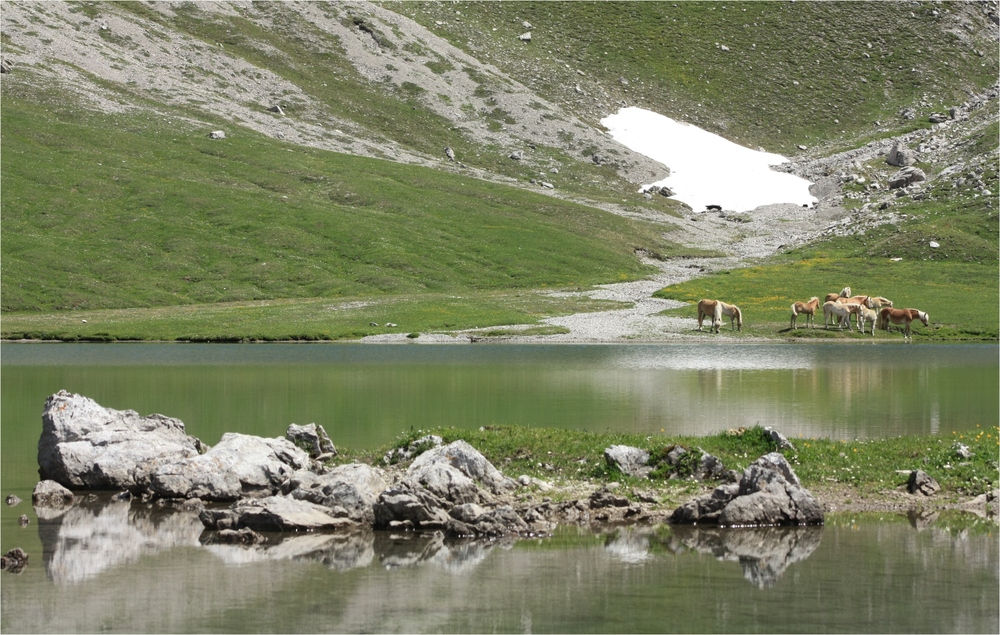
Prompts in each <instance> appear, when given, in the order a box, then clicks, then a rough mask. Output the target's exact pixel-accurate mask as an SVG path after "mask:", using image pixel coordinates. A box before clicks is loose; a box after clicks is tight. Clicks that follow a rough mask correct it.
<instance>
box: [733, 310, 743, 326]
mask: <svg viewBox="0 0 1000 635" xmlns="http://www.w3.org/2000/svg"><path fill="white" fill-rule="evenodd" d="M733 313H735V314H736V330H737V331H742V330H743V311H740V307H738V306H736V305H735V304H734V305H733Z"/></svg>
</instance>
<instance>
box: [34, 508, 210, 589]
mask: <svg viewBox="0 0 1000 635" xmlns="http://www.w3.org/2000/svg"><path fill="white" fill-rule="evenodd" d="M35 513H36V515H37V516H38V535H39V538H41V542H42V563H43V565H44V567H45V571H46V573H47V575H48V577H49V579H50V580H52V581H53V582H55V583H56V584H60V585H64V584H76V583H79V582H83V581H84V580H87V579H90V578H93V577H95V576H97V575H99V574H101V573H104V572H105V571H109V570H111V569H114V568H116V567H121V566H125V565H130V564H135V563H136V562H138V561H139V560H140V558H142V557H144V556H148V555H152V554H155V553H157V552H160V551H166V550H169V549H173V548H175V547H180V546H191V545H197V544H198V537H199V536H201V533H202V530H203V529H204V527H203V525H202V523H201V521H200V520H198V515H197V513H196V512H175V511H172V510H165V509H158V508H156V507H153V506H145V505H132V504H130V503H129V502H116V501H111V500H109V498H108V497H106V496H105V497H99V496H92V497H87V498H86V499H84V500H83V501H82V502H79V503H76V504H74V505H72V506H70V507H65V508H60V509H56V508H40V507H36V508H35Z"/></svg>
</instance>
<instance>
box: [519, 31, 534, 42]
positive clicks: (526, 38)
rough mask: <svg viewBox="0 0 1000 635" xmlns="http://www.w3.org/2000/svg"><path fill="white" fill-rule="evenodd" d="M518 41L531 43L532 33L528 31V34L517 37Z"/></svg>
mask: <svg viewBox="0 0 1000 635" xmlns="http://www.w3.org/2000/svg"><path fill="white" fill-rule="evenodd" d="M517 39H519V40H521V41H522V42H530V41H531V31H528V32H526V33H522V34H521V35H519V36H517Z"/></svg>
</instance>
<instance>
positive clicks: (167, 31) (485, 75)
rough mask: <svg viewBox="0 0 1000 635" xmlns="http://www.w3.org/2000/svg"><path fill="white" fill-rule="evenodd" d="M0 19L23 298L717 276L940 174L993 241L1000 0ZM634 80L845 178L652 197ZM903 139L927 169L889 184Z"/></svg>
mask: <svg viewBox="0 0 1000 635" xmlns="http://www.w3.org/2000/svg"><path fill="white" fill-rule="evenodd" d="M0 21H2V29H0V38H2V39H0V43H2V63H3V67H4V74H3V75H2V80H0V81H2V84H0V89H2V95H0V97H2V99H3V101H2V106H3V108H2V109H0V117H2V123H3V126H2V129H0V132H2V134H3V147H2V149H3V157H2V158H3V162H4V170H3V192H2V196H3V198H2V205H3V229H4V232H3V234H2V247H3V263H2V264H3V276H2V279H0V284H2V294H3V303H2V304H3V310H4V311H5V312H9V311H37V310H48V309H67V308H84V307H87V308H100V307H127V306H157V305H165V304H188V303H192V302H201V303H204V302H224V301H239V300H249V299H266V298H302V297H315V296H328V297H333V296H343V295H361V296H364V295H368V294H391V293H421V292H441V291H447V290H454V289H462V288H488V289H497V288H539V287H543V286H549V287H551V286H555V287H560V286H566V285H574V286H583V287H586V286H589V285H592V284H596V283H604V282H609V281H611V280H620V279H635V278H640V277H642V276H644V275H647V274H648V272H649V271H650V269H649V268H648V267H647V266H645V265H643V264H642V263H640V262H639V261H638V260H637V259H636V258H635V256H634V254H633V252H638V253H640V254H653V255H655V256H657V257H658V258H660V259H664V258H666V259H669V258H671V257H673V256H678V255H685V256H691V255H694V254H695V253H697V252H696V251H694V249H696V248H701V249H707V250H710V251H711V254H715V255H723V254H724V255H726V256H728V257H727V258H725V259H723V260H720V261H713V262H708V261H705V262H702V263H701V264H699V265H698V267H696V268H695V269H689V268H688V267H687V266H686V265H683V264H681V265H680V267H682V268H685V269H688V271H689V272H690V273H691V275H694V274H695V273H697V272H698V271H699V269H706V268H707V269H715V268H719V267H731V266H737V265H740V264H746V262H747V259H748V258H749V259H754V258H761V257H765V256H769V255H771V254H774V253H776V252H779V251H782V250H788V249H791V248H794V247H798V246H801V245H803V244H806V243H809V242H811V241H815V240H827V239H829V238H831V237H832V238H836V239H842V237H843V236H848V237H856V236H857V235H858V234H859V232H865V231H868V232H870V231H873V230H877V229H878V228H879V227H892V228H897V227H899V226H900V224H901V223H904V224H905V223H907V222H912V220H913V218H914V217H915V216H920V215H921V214H925V212H926V211H927V210H931V212H929V213H933V214H938V215H940V214H941V213H942V211H941V205H940V203H941V201H942V200H947V201H948V203H947V204H946V205H945V210H944V212H943V213H944V214H945V215H947V216H948V217H949V218H951V217H952V216H955V215H956V214H957V215H958V216H961V217H962V218H963V219H965V220H962V221H961V222H960V223H953V225H955V226H954V227H952V228H951V229H949V231H951V232H953V233H957V235H960V236H959V238H960V239H961V240H959V241H958V242H962V241H965V242H962V244H963V245H966V247H967V248H963V250H962V254H967V253H971V252H973V251H976V252H977V253H978V252H982V251H983V250H984V249H985V250H986V251H987V252H989V251H990V249H992V251H993V252H994V253H993V255H992V257H993V259H994V260H995V255H996V254H995V251H996V230H995V227H996V224H997V220H996V211H995V202H994V201H995V198H996V192H997V190H998V187H997V185H996V180H997V176H996V157H997V145H998V143H997V132H996V120H997V98H996V97H997V96H996V89H995V85H996V82H997V74H998V61H997V58H998V55H997V41H998V36H997V33H998V31H997V3H996V2H978V3H971V2H970V3H945V2H940V3H915V2H884V3H883V2H880V3H867V2H857V3H853V2H848V3H821V2H817V3H812V2H798V3H796V2H788V3H773V2H765V3H752V2H741V3H732V4H731V5H726V4H722V3H718V2H712V3H696V2H683V3H676V4H674V3H666V2H662V3H661V2H653V3H645V2H644V3H580V2H568V3H553V2H544V3H523V2H515V3H502V2H500V3H497V2H485V3H479V2H468V3H436V2H435V3H421V2H385V3H369V2H335V3H320V2H303V3H280V2H276V3H269V2H206V3H195V2H114V3H107V2H65V3H62V2H60V3H43V2H4V3H3V5H2V6H0ZM528 32H530V37H528ZM623 104H625V105H638V106H641V107H645V108H649V109H651V110H655V111H657V112H660V113H662V114H665V115H667V116H671V117H674V118H677V119H680V120H685V121H688V122H691V123H695V124H697V125H699V126H702V127H704V128H706V129H708V130H711V131H714V132H717V133H719V134H722V135H724V136H726V137H727V138H730V139H733V140H735V141H738V142H740V143H743V144H746V145H750V146H753V147H757V146H761V147H763V148H766V149H767V150H769V151H777V152H781V153H784V154H786V155H790V156H791V157H792V159H793V163H792V164H790V165H788V169H789V170H791V171H795V172H796V173H799V174H801V175H803V176H806V177H807V178H809V179H810V180H813V181H815V182H816V186H815V188H814V189H815V193H816V195H817V196H818V197H819V198H820V204H819V205H818V206H817V207H816V208H815V209H811V210H793V209H772V210H760V211H758V212H757V213H751V214H747V215H742V216H741V217H738V218H737V217H734V216H732V215H726V214H725V213H724V214H722V215H707V214H698V213H692V210H689V209H686V208H685V207H684V206H683V205H681V204H680V203H678V202H676V201H673V200H672V199H668V198H665V197H662V196H643V195H642V194H641V193H640V192H639V186H640V185H641V184H643V183H648V182H651V181H654V180H658V179H661V178H663V177H664V176H665V175H666V174H667V173H668V170H669V167H670V166H664V165H661V164H658V163H657V162H655V161H652V160H650V159H648V158H646V157H643V156H641V155H638V154H636V153H634V152H632V151H630V150H629V149H628V148H625V147H623V146H622V145H620V144H618V143H616V142H615V141H614V140H613V139H611V138H610V137H609V136H608V135H607V134H606V132H605V131H603V129H602V127H601V125H600V119H601V118H602V117H604V116H607V115H608V114H611V113H612V112H614V111H615V110H616V109H617V108H619V107H621V106H622V105H623ZM952 108H956V111H955V112H956V116H955V117H954V118H946V121H945V123H941V124H931V123H930V122H929V121H928V119H929V117H930V116H931V115H932V114H933V113H938V112H944V113H947V112H948V111H949V110H950V109H952ZM214 130H220V131H223V132H224V134H225V135H226V139H222V140H210V139H208V133H209V132H210V131H214ZM897 141H902V142H904V143H906V144H909V145H910V146H912V147H913V148H915V149H918V150H919V163H918V164H917V166H918V167H920V168H921V169H923V170H924V172H925V173H926V176H927V180H926V181H925V182H924V183H922V184H916V185H914V186H911V187H908V188H903V189H901V190H897V189H892V190H890V189H889V188H888V187H887V181H888V179H889V177H890V176H891V173H892V172H893V171H894V170H895V168H891V167H889V166H886V165H885V163H884V155H885V153H886V152H887V151H888V149H889V148H891V147H892V145H893V144H894V143H895V142H897ZM88 153H89V154H90V155H92V156H93V160H92V161H93V162H92V163H91V162H90V160H89V159H88ZM293 157H294V158H293ZM371 160H387V162H382V163H379V162H376V163H367V162H366V161H371ZM394 166H395V167H394ZM719 182H720V187H725V175H724V174H720V175H719ZM497 186H503V187H500V188H499V189H497ZM504 188H514V189H504ZM459 190H461V191H462V194H461V195H460V196H457V197H456V195H455V194H456V192H458V191H459ZM519 190H521V191H522V193H515V192H518V191H519ZM955 194H961V195H962V196H961V197H960V198H961V201H962V202H961V205H959V207H961V210H960V212H956V211H955V209H957V208H955V206H954V205H953V203H954V201H956V200H958V199H957V198H956V197H955V196H954V195H955ZM567 201H568V202H567ZM569 202H571V203H569ZM578 204H582V206H581V205H578ZM955 205H957V203H955ZM290 207H291V208H293V209H295V210H296V211H295V213H292V214H289V213H288V211H287V210H288V209H289V208H290ZM254 208H258V209H254ZM903 208H905V209H906V211H905V212H903V211H901V210H902V209H903ZM248 209H254V213H252V214H247V213H246V210H248ZM443 210H447V213H444V211H443ZM512 210H516V213H513V212H512ZM698 211H699V210H694V212H698ZM607 212H613V213H614V215H615V216H616V217H617V220H611V219H609V218H608V214H607ZM508 213H510V214H509V215H508ZM497 215H505V216H506V219H505V221H504V222H503V223H499V224H495V223H492V222H491V219H495V218H497ZM404 217H405V222H403V219H404ZM500 227H506V229H498V228H500ZM332 228H336V231H334V230H333V229H332ZM533 232H534V233H533ZM537 234H545V235H547V236H548V240H534V239H532V240H527V241H526V240H525V237H527V236H537ZM918 235H919V236H920V237H922V238H923V239H924V244H925V243H926V242H927V241H926V237H927V236H929V235H930V234H926V233H921V232H915V233H910V234H909V236H911V237H914V236H918ZM969 236H973V238H969V239H968V240H967V237H969ZM139 237H142V238H141V239H140V238H139ZM893 240H896V242H898V238H894V239H893ZM977 240H978V241H982V242H981V244H980V242H976V241H977ZM868 242H871V241H868ZM484 243H489V244H491V245H494V246H496V249H491V250H486V251H484V250H481V249H479V248H478V247H477V246H478V245H482V244H484ZM883 243H885V241H882V242H880V243H879V244H878V245H876V246H867V247H864V248H863V249H860V248H859V249H860V251H859V253H860V252H861V251H863V252H864V253H869V254H877V255H879V256H881V257H884V256H886V255H893V254H894V253H895V252H893V253H892V254H891V253H890V252H892V248H891V247H892V245H893V244H894V243H893V242H892V240H889V243H890V244H889V246H886V245H885V244H883ZM345 245H351V246H352V247H353V248H347V247H346V246H345ZM680 245H684V246H685V247H683V248H682V247H681V246H680ZM109 249H111V250H112V253H111V254H109V253H108V250H109ZM850 249H855V247H853V246H852V247H850ZM910 249H911V251H910V252H907V253H908V254H910V253H913V252H912V249H916V247H912V246H911V247H910ZM923 249H924V250H926V248H923ZM855 250H856V251H858V249H855ZM865 250H867V251H865ZM937 253H940V252H937ZM711 254H702V255H711ZM112 255H113V257H112ZM953 257H964V256H963V255H957V256H953ZM262 263H269V264H267V265H266V266H267V267H272V268H273V270H270V271H266V270H264V269H263V267H264V266H265V265H264V264H262ZM470 263H474V266H469V265H470ZM276 265H280V266H276ZM676 268H678V267H677V266H675V269H676ZM456 272H457V273H458V274H459V275H455V274H456ZM489 272H498V275H496V276H492V275H491V274H490V273H489ZM671 279H672V280H673V279H676V275H674V274H672V277H671Z"/></svg>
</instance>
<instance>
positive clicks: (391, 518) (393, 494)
mask: <svg viewBox="0 0 1000 635" xmlns="http://www.w3.org/2000/svg"><path fill="white" fill-rule="evenodd" d="M450 507H453V506H452V505H448V503H447V502H446V501H444V500H441V499H440V498H438V497H437V496H435V495H434V494H432V493H430V492H428V491H427V490H425V489H422V488H417V489H411V488H410V487H409V486H408V485H407V484H405V483H402V484H400V485H397V486H395V487H390V488H389V489H387V490H385V491H384V492H382V493H381V494H380V495H379V497H378V502H377V503H376V504H375V527H376V528H377V529H385V528H392V527H393V526H399V524H400V523H407V522H408V523H409V524H410V526H411V527H413V528H417V529H444V528H445V527H447V526H448V521H449V519H450V518H451V517H450V516H449V515H448V512H447V511H446V508H450Z"/></svg>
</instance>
